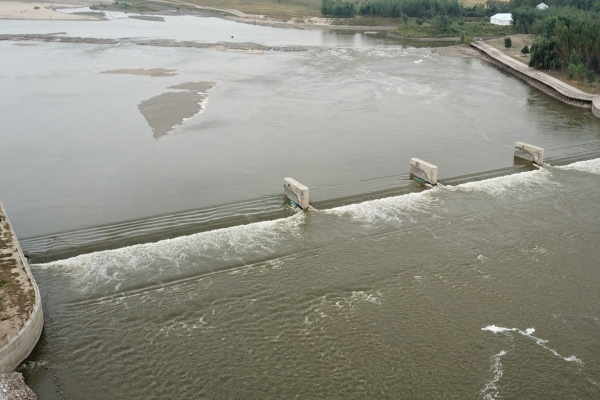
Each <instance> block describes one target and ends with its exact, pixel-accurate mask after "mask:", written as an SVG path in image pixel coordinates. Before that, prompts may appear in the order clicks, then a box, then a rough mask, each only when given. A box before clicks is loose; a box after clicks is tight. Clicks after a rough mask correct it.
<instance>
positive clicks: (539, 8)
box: [535, 3, 548, 10]
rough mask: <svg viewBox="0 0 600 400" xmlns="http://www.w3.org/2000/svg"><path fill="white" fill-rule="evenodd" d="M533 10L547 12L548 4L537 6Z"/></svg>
mask: <svg viewBox="0 0 600 400" xmlns="http://www.w3.org/2000/svg"><path fill="white" fill-rule="evenodd" d="M535 8H537V9H538V10H547V9H548V4H546V3H540V4H538V5H537V6H535Z"/></svg>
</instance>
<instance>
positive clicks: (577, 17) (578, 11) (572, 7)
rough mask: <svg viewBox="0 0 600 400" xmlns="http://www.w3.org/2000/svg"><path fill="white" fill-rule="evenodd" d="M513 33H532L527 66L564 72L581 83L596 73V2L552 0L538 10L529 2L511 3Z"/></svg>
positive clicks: (599, 12)
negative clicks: (513, 5) (513, 6)
mask: <svg viewBox="0 0 600 400" xmlns="http://www.w3.org/2000/svg"><path fill="white" fill-rule="evenodd" d="M511 3H515V5H517V4H518V7H515V8H514V9H513V10H512V14H513V23H514V27H515V30H516V31H517V32H520V33H533V34H536V39H535V41H534V42H533V44H532V46H531V49H530V54H531V59H530V62H529V66H530V67H535V68H544V69H548V70H564V71H567V74H568V75H569V76H570V77H571V78H575V79H578V80H579V81H581V82H583V80H584V79H587V80H589V81H590V82H591V81H593V80H594V79H595V75H594V73H595V72H598V71H600V0H554V1H553V2H552V3H551V4H552V5H550V0H548V4H549V5H550V8H548V9H547V10H546V11H541V10H538V9H536V8H535V6H534V5H532V4H533V2H532V1H531V0H512V2H511Z"/></svg>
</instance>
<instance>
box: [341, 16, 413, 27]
mask: <svg viewBox="0 0 600 400" xmlns="http://www.w3.org/2000/svg"><path fill="white" fill-rule="evenodd" d="M402 23H403V21H402V19H401V18H375V17H360V16H359V17H354V18H336V19H334V20H333V22H332V25H345V26H398V25H400V24H402Z"/></svg>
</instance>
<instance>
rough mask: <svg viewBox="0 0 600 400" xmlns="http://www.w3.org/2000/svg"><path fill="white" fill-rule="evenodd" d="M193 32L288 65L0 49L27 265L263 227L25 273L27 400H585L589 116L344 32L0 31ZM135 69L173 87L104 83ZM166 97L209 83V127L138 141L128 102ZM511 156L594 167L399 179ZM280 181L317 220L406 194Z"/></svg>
mask: <svg viewBox="0 0 600 400" xmlns="http://www.w3.org/2000/svg"><path fill="white" fill-rule="evenodd" d="M171 18H186V21H187V18H195V20H194V21H195V22H193V23H195V24H196V26H197V28H198V30H197V31H191V30H190V29H191V28H190V27H189V26H188V25H186V29H184V30H182V29H180V27H178V25H179V24H178V23H176V22H177V21H179V20H173V21H172V20H171ZM122 19H123V21H122ZM29 23H30V24H31V25H28V24H29ZM189 23H190V24H191V23H192V22H189ZM100 24H104V25H100ZM186 24H188V22H186ZM73 26H75V27H76V29H77V30H73V29H75V28H73ZM98 26H102V28H103V29H98ZM123 26H126V27H127V28H124V27H123ZM140 26H142V27H143V28H140ZM206 26H209V28H206ZM203 27H205V28H206V29H208V30H209V31H210V35H212V36H210V37H209V36H208V35H209V34H208V33H207V34H206V35H207V36H206V39H205V40H206V41H209V42H213V41H216V40H217V39H214V38H218V37H223V38H225V39H222V40H228V39H227V38H229V40H230V39H231V38H230V36H234V38H233V39H235V40H240V41H253V42H257V43H262V44H265V45H278V46H305V47H306V49H305V51H292V52H288V51H266V52H264V53H262V54H254V53H249V52H239V51H216V50H214V49H195V48H165V47H152V46H139V45H135V44H133V43H127V41H124V42H122V43H121V44H118V45H95V44H66V43H47V42H38V43H36V45H35V46H21V45H17V44H22V42H19V43H17V42H0V49H1V50H2V54H3V55H4V57H3V63H2V66H1V70H0V76H1V77H2V78H0V85H1V86H2V88H3V90H2V91H0V104H2V107H1V108H0V115H1V116H2V120H3V121H4V122H5V126H7V127H10V129H7V130H3V132H2V133H0V137H1V139H2V144H3V145H2V148H3V150H5V151H3V157H2V158H1V159H0V168H1V170H2V175H1V176H0V187H2V188H3V189H2V193H1V194H2V199H3V202H4V204H5V207H6V209H7V211H8V213H9V215H10V217H11V221H12V223H13V225H14V229H15V231H16V232H17V234H18V235H19V237H20V238H23V240H22V243H23V246H24V249H25V251H26V252H28V251H29V252H30V253H34V256H35V255H36V254H38V255H40V257H41V256H42V255H43V253H44V251H51V250H52V248H54V247H57V246H60V242H61V241H67V242H68V243H66V246H71V247H73V248H74V249H75V251H78V250H77V249H78V248H79V247H78V246H82V248H83V247H85V246H84V244H85V241H86V240H92V239H93V238H98V237H102V236H110V235H111V234H115V232H116V234H118V235H120V236H119V238H121V237H122V238H123V242H122V244H127V237H128V235H135V231H136V227H137V229H144V227H145V226H147V225H148V222H147V221H154V220H160V221H163V222H161V223H159V224H158V226H159V227H160V226H163V227H164V226H166V225H167V223H168V222H169V221H171V222H173V221H175V222H176V223H177V224H181V225H182V226H183V225H185V224H186V221H185V220H186V216H188V215H191V216H194V217H196V216H199V215H200V216H201V217H202V218H200V219H202V221H201V222H202V224H205V225H206V224H208V225H210V221H211V218H213V217H211V215H218V216H220V217H222V216H223V215H224V216H237V217H236V218H239V221H241V220H243V217H244V216H247V215H249V214H257V215H259V214H260V210H256V209H258V208H260V207H262V206H264V207H266V208H269V209H271V210H274V212H275V214H276V215H277V216H278V217H277V218H275V219H271V218H269V219H267V220H260V221H258V222H251V221H249V222H251V223H246V224H235V223H230V224H229V225H231V226H224V227H222V228H221V229H213V230H209V229H199V230H198V232H199V233H195V234H192V235H185V236H177V237H174V238H171V239H167V240H162V241H158V242H152V243H143V244H137V245H133V246H127V247H119V246H112V247H115V248H113V249H109V250H105V251H98V252H94V253H90V254H82V255H79V256H76V257H73V258H68V259H61V260H55V261H52V262H49V263H38V264H34V265H32V270H33V273H34V275H35V277H36V279H37V281H38V283H39V286H40V290H41V292H42V297H43V302H44V305H45V310H44V311H45V316H46V325H45V330H44V335H43V337H42V340H41V342H40V344H39V345H38V348H37V349H36V351H35V352H34V354H33V355H32V357H31V358H30V360H29V361H28V362H27V363H26V364H25V366H24V367H23V369H22V370H23V372H24V373H25V375H26V377H27V381H28V383H29V385H30V386H31V387H32V388H33V389H34V390H35V391H36V392H37V393H38V396H39V397H40V398H43V399H55V398H56V399H61V398H68V399H80V398H86V399H106V398H115V399H137V398H140V399H142V398H143V399H148V398H157V399H158V398H182V399H183V398H223V399H229V398H292V397H297V398H407V399H408V398H410V399H419V398H422V399H431V398H455V399H465V398H477V399H479V398H481V399H493V398H497V397H502V398H548V399H553V398H556V399H565V398H597V397H598V396H600V383H599V382H600V350H599V349H600V346H598V337H600V336H599V333H600V314H599V313H598V310H599V308H598V304H600V294H599V293H600V291H599V290H598V289H599V287H598V282H599V278H600V276H599V273H600V272H599V270H598V268H597V259H598V257H599V256H600V250H598V249H599V246H598V243H599V238H600V229H599V227H600V213H598V212H597V209H596V207H595V204H596V201H599V200H600V185H598V182H599V175H600V160H599V159H598V158H597V157H596V158H594V157H591V156H590V154H593V153H594V151H596V149H597V148H598V144H599V142H600V124H599V122H598V121H597V120H595V119H594V118H593V117H592V115H591V113H590V112H589V110H581V109H577V108H573V107H569V106H566V105H563V104H562V103H560V102H558V101H556V100H554V99H552V98H549V97H547V96H546V95H544V94H543V93H540V92H538V91H536V90H535V89H531V88H529V87H528V86H526V85H525V84H524V83H522V82H521V81H519V80H517V79H515V78H514V77H512V76H509V75H505V74H503V73H501V72H500V71H498V70H497V69H496V68H494V67H493V66H490V65H488V64H486V63H485V62H483V61H481V60H478V59H464V58H450V57H444V56H441V55H438V54H436V53H435V51H433V49H431V48H427V47H421V48H416V47H411V46H409V45H406V44H402V43H394V42H392V41H391V40H390V39H386V38H384V37H378V36H372V35H369V34H364V33H340V32H322V31H318V30H292V29H279V28H272V27H261V26H254V25H243V24H236V23H233V22H231V21H223V20H218V19H214V18H198V17H169V18H167V20H166V21H165V23H159V22H151V21H139V20H132V19H124V18H115V19H113V20H111V21H103V22H97V23H96V22H95V23H90V22H85V23H84V22H71V21H63V22H56V21H53V22H49V21H46V22H34V21H29V22H14V21H0V33H10V32H15V30H16V29H19V31H18V32H19V33H50V32H67V33H68V34H71V35H78V36H85V37H111V38H121V37H125V36H127V37H130V38H131V37H141V38H166V39H177V40H201V39H199V38H200V37H201V34H202V32H204V31H203V29H205V28H203ZM234 29H235V31H234ZM136 31H137V32H143V34H139V36H136V35H135V34H134V33H132V32H136ZM190 32H194V34H193V35H192V34H191V33H190ZM244 32H251V33H244ZM186 35H190V36H186ZM244 35H247V38H245V37H244ZM219 40H220V39H219ZM140 68H163V69H164V70H167V72H168V71H171V74H166V76H150V75H139V74H138V75H132V74H123V73H111V74H105V73H101V72H105V71H118V70H123V69H137V70H139V69H140ZM138 72H139V71H138ZM186 82H211V83H214V86H213V87H212V88H210V89H209V90H207V91H206V93H205V94H206V95H207V97H206V98H203V100H202V102H203V110H202V111H201V112H198V113H196V114H194V115H193V116H191V117H189V118H188V117H186V118H184V120H182V121H181V123H180V124H178V125H175V126H174V127H173V128H172V129H171V130H169V131H168V132H166V133H164V134H162V135H156V132H153V130H152V128H151V126H149V123H148V120H147V119H146V118H145V117H144V115H143V113H141V112H140V111H141V107H140V105H141V104H143V102H144V101H146V100H148V99H153V98H155V97H157V96H160V95H161V94H164V93H169V92H173V91H174V89H172V87H173V86H177V85H181V84H183V83H186ZM517 140H519V141H524V142H528V143H531V144H534V145H538V146H541V147H544V148H545V149H547V153H548V155H549V156H550V159H552V157H554V159H556V160H558V159H561V158H565V157H572V158H578V157H579V158H582V159H583V158H592V159H591V160H588V161H582V162H580V163H572V162H568V163H566V164H567V165H562V164H565V163H564V162H563V163H555V164H552V163H551V165H546V166H544V167H543V168H540V169H531V168H530V169H528V170H524V171H522V172H519V173H516V174H512V175H507V176H499V177H495V178H488V179H484V180H478V181H472V182H467V183H461V184H456V185H450V184H442V185H439V186H438V187H436V188H432V189H429V190H426V191H419V190H417V187H416V184H414V183H413V182H410V181H408V179H407V177H406V174H407V170H408V162H409V159H410V158H411V157H419V158H422V159H424V160H427V161H429V162H432V163H434V164H437V165H438V166H439V168H440V176H441V177H442V180H444V178H445V179H447V180H448V181H451V180H452V178H453V177H456V176H461V175H466V174H474V173H480V172H482V171H489V170H494V169H499V168H506V167H509V166H510V165H512V162H513V160H512V155H513V145H514V142H515V141H517ZM511 172H516V171H511ZM285 176H292V177H294V178H296V179H298V180H299V181H301V182H302V183H304V184H306V185H307V186H309V187H310V188H311V191H314V197H313V198H314V201H315V204H318V203H319V201H321V202H324V201H326V200H331V199H336V198H340V197H347V196H350V198H355V199H358V198H360V195H361V194H364V193H365V192H368V191H369V190H373V189H384V188H385V189H389V187H391V186H393V185H396V184H397V185H403V186H407V187H409V188H410V189H411V190H407V193H405V194H401V195H396V196H392V197H386V198H382V199H375V200H370V201H360V202H358V203H356V204H350V205H344V206H333V207H325V208H319V207H316V208H317V209H315V210H311V211H309V212H307V213H305V212H295V211H293V210H291V209H286V208H284V206H283V202H282V199H281V192H282V179H283V177H285ZM311 193H313V192H311ZM221 209H225V210H226V211H224V212H223V215H221V214H219V210H221ZM231 210H233V211H231ZM214 218H217V217H214ZM258 219H260V218H258ZM165 221H166V222H165ZM140 227H142V228H140ZM90 238H92V239H90ZM82 243H83V244H82ZM28 246H29V249H28ZM116 247H119V248H116ZM36 252H37V253H36ZM79 252H81V250H80V251H79ZM34 261H35V257H34Z"/></svg>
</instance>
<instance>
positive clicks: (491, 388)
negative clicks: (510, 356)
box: [481, 350, 507, 400]
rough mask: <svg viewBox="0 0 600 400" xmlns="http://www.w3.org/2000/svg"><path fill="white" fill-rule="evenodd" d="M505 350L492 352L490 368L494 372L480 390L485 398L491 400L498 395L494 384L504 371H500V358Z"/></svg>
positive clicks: (504, 353)
mask: <svg viewBox="0 0 600 400" xmlns="http://www.w3.org/2000/svg"><path fill="white" fill-rule="evenodd" d="M506 353H507V352H506V350H502V351H500V353H498V354H494V355H493V356H492V366H491V369H492V371H493V373H494V375H493V377H492V379H491V380H490V381H489V382H488V383H486V385H485V387H484V388H483V389H482V390H481V394H482V396H483V398H484V399H485V400H493V399H495V398H497V397H498V395H499V390H498V387H497V386H496V384H497V383H498V382H499V381H500V379H501V378H502V375H503V374H504V372H503V371H502V361H501V360H500V359H501V358H502V357H503V356H505V355H506Z"/></svg>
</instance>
